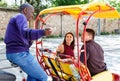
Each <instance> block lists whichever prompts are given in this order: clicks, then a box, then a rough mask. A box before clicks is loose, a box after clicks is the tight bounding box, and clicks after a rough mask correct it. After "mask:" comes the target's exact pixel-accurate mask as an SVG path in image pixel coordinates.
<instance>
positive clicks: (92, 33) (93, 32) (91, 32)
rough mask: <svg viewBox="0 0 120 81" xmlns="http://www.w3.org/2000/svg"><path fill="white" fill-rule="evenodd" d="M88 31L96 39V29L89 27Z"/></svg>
mask: <svg viewBox="0 0 120 81" xmlns="http://www.w3.org/2000/svg"><path fill="white" fill-rule="evenodd" d="M86 32H88V34H90V35H91V36H92V39H93V40H94V37H95V31H94V30H93V29H90V28H87V29H86Z"/></svg>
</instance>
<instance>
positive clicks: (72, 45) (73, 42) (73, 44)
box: [63, 32, 75, 49]
mask: <svg viewBox="0 0 120 81" xmlns="http://www.w3.org/2000/svg"><path fill="white" fill-rule="evenodd" d="M67 34H71V35H72V36H73V41H72V43H71V45H70V46H71V47H72V49H74V48H75V37H74V35H73V33H72V32H68V33H66V34H65V37H64V40H63V44H64V45H65V44H66V40H65V39H66V36H67Z"/></svg>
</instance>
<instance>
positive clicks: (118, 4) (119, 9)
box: [109, 0, 120, 12]
mask: <svg viewBox="0 0 120 81" xmlns="http://www.w3.org/2000/svg"><path fill="white" fill-rule="evenodd" d="M109 3H110V5H112V6H113V7H115V8H116V9H117V10H118V12H120V3H119V2H117V1H116V0H115V1H109Z"/></svg>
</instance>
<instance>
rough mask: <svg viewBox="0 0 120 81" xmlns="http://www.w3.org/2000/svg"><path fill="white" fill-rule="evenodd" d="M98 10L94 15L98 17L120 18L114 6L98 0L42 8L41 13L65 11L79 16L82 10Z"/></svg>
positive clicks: (91, 11)
mask: <svg viewBox="0 0 120 81" xmlns="http://www.w3.org/2000/svg"><path fill="white" fill-rule="evenodd" d="M97 10H99V11H98V12H97V13H95V14H94V15H93V16H94V17H96V18H120V14H119V13H118V11H117V10H116V9H114V8H113V7H112V6H110V5H108V4H105V3H98V2H97V3H89V4H83V5H70V6H58V7H52V8H48V9H44V10H42V11H41V12H40V13H39V15H43V14H50V13H63V12H64V13H67V14H70V15H73V16H78V14H79V13H80V12H85V13H86V14H85V15H89V14H91V13H93V12H94V11H97Z"/></svg>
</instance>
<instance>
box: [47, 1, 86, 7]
mask: <svg viewBox="0 0 120 81" xmlns="http://www.w3.org/2000/svg"><path fill="white" fill-rule="evenodd" d="M47 1H49V2H50V3H51V4H52V6H63V5H75V4H85V3H88V0H84V1H82V0H47Z"/></svg>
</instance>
